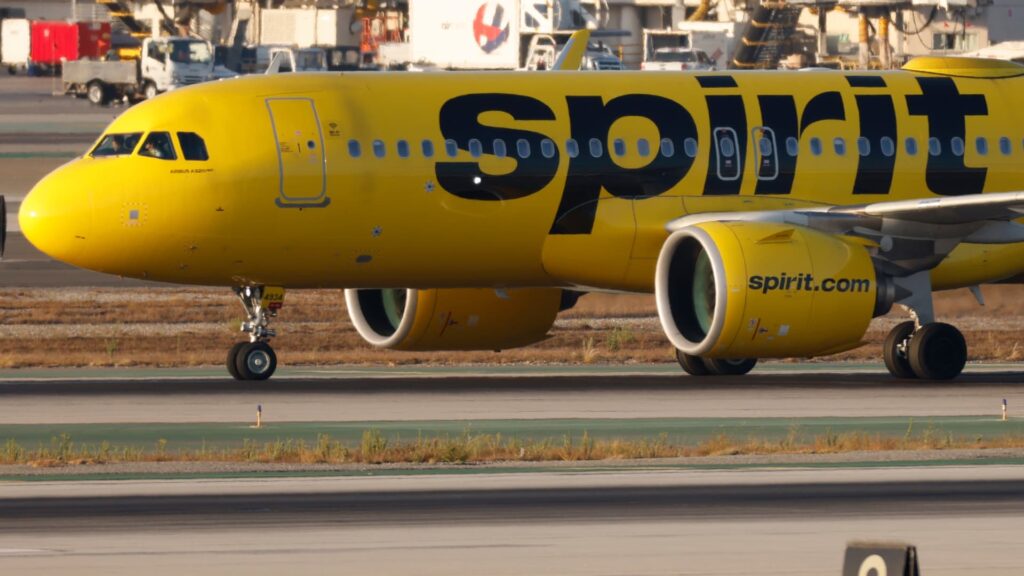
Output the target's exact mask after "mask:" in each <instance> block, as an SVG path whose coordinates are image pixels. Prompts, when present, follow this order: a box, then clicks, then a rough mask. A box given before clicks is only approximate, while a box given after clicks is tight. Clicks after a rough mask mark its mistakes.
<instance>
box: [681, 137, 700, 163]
mask: <svg viewBox="0 0 1024 576" xmlns="http://www.w3.org/2000/svg"><path fill="white" fill-rule="evenodd" d="M683 152H686V155H687V156H689V157H690V158H696V157H697V141H696V140H694V139H693V138H687V139H686V140H683Z"/></svg>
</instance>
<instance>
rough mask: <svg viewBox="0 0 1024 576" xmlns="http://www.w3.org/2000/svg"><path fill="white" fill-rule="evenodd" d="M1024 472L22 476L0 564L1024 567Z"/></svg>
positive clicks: (711, 569)
mask: <svg viewBox="0 0 1024 576" xmlns="http://www.w3.org/2000/svg"><path fill="white" fill-rule="evenodd" d="M1022 491H1024V472H1022V469H1021V468H1020V467H988V468H983V469H975V468H945V469H928V474H927V476H925V475H922V474H921V472H920V471H919V470H916V469H902V470H901V469H870V470H863V469H848V470H813V471H811V470H795V471H783V472H779V471H770V470H767V471H758V472H742V473H740V472H722V471H715V472H700V471H673V472H665V471H658V472H644V471H638V472H636V471H635V472H626V473H618V474H586V473H570V474H517V475H493V476H483V477H479V476H474V477H473V478H472V481H471V482H468V481H467V480H466V478H465V477H462V476H428V477H422V476H420V477H415V476H412V477H410V476H405V477H390V478H372V479H368V478H326V479H290V480H285V481H282V480H275V481H272V480H260V479H255V480H245V481H207V482H203V483H196V482H166V481H165V482H152V481H150V482H121V483H109V482H95V483H72V484H67V483H14V484H8V485H4V493H3V495H2V496H0V564H2V565H3V566H4V567H5V569H8V570H12V571H13V572H12V573H29V572H44V573H53V572H67V571H69V570H73V571H74V572H75V573H76V574H132V573H138V572H140V571H145V572H146V573H147V574H172V573H180V572H181V571H182V570H185V571H187V572H188V573H190V574H223V573H232V574H242V573H244V574H271V573H276V574H279V573H281V572H282V571H284V572H287V573H330V574H337V573H347V574H408V573H416V574H565V575H572V574H709V575H726V574H728V575H750V576H756V575H782V574H787V575H794V576H797V575H814V576H820V575H826V574H837V575H838V574H839V573H840V568H841V564H842V554H843V550H844V547H845V545H846V543H847V542H848V541H850V540H864V539H871V540H879V539H897V540H902V541H908V542H911V543H914V544H916V545H917V546H918V550H919V553H920V555H921V559H922V566H921V568H922V572H923V573H924V574H928V575H929V576H935V575H939V576H942V575H954V574H956V575H958V576H963V575H973V574H977V575H982V574H984V575H990V574H1011V573H1016V572H1017V570H1018V567H1020V566H1022V565H1024V548H1022V547H1021V546H1019V527H1020V525H1021V522H1022V521H1024V503H1022V501H1021V499H1020V498H1019V495H1020V494H1021V492H1022Z"/></svg>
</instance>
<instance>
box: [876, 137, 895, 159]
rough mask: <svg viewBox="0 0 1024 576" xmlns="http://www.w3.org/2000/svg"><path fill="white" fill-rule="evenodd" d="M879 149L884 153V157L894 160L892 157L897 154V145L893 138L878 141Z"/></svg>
mask: <svg viewBox="0 0 1024 576" xmlns="http://www.w3.org/2000/svg"><path fill="white" fill-rule="evenodd" d="M878 149H879V150H881V151H882V155H883V156H885V157H886V158H892V155H893V154H895V153H896V143H895V142H893V140H892V138H889V137H888V136H883V137H882V139H881V140H879V141H878Z"/></svg>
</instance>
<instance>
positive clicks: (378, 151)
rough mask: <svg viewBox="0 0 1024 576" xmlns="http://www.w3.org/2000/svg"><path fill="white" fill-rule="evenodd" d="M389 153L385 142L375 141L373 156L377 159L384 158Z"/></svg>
mask: <svg viewBox="0 0 1024 576" xmlns="http://www.w3.org/2000/svg"><path fill="white" fill-rule="evenodd" d="M387 153H388V149H387V146H385V145H384V141H383V140H374V141H373V155H374V156H376V157H377V158H383V157H384V155H385V154H387Z"/></svg>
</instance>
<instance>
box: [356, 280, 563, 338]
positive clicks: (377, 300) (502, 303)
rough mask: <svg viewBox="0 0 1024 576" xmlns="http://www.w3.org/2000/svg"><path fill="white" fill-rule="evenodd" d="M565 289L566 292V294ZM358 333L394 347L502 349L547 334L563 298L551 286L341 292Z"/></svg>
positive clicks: (560, 292)
mask: <svg viewBox="0 0 1024 576" xmlns="http://www.w3.org/2000/svg"><path fill="white" fill-rule="evenodd" d="M569 294H571V293H569ZM345 302H346V303H347V305H348V311H349V317H350V318H351V319H352V323H353V324H354V325H355V327H356V330H357V331H358V332H359V335H360V336H362V337H363V338H364V339H365V340H366V341H367V342H369V343H370V344H373V345H374V346H377V347H379V348H390V349H395V350H421V351H427V350H503V349H506V348H516V347H519V346H526V345H528V344H533V343H535V342H540V341H541V340H544V339H545V338H547V333H548V331H549V330H550V329H551V326H552V324H554V322H555V316H556V315H557V314H558V312H559V311H560V310H561V309H562V308H563V303H565V302H574V299H572V298H566V295H565V294H563V291H562V290H561V289H557V288H519V289H510V290H507V291H496V290H491V289H484V288H480V289H477V288H447V289H431V290H416V289H408V290H394V289H357V290H346V291H345Z"/></svg>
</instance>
